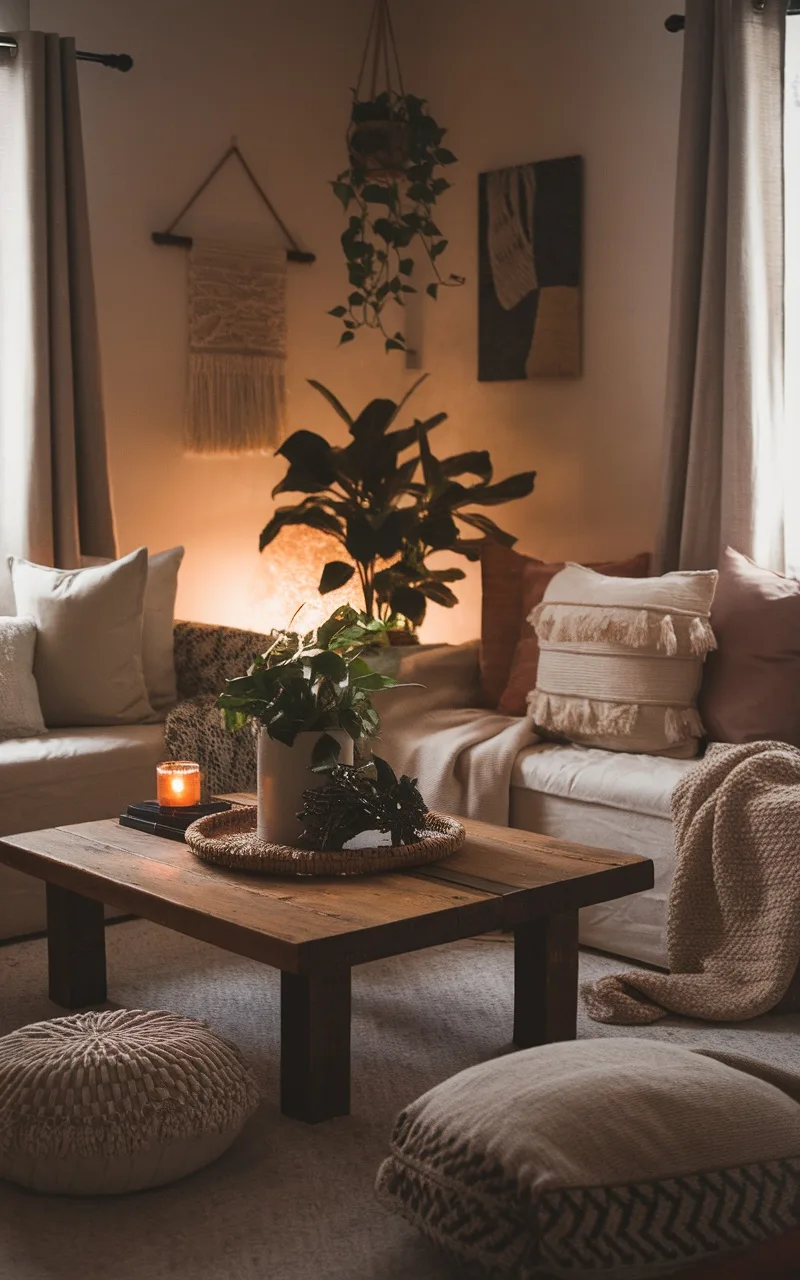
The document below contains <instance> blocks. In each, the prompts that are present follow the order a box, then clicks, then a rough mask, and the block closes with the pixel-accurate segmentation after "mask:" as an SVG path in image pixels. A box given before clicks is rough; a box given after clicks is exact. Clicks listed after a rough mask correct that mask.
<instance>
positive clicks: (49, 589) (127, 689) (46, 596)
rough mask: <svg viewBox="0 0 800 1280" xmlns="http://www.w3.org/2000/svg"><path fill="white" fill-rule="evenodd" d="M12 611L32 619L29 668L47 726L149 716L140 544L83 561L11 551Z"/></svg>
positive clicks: (143, 570) (144, 553)
mask: <svg viewBox="0 0 800 1280" xmlns="http://www.w3.org/2000/svg"><path fill="white" fill-rule="evenodd" d="M11 577H12V581H13V584H14V598H15V600H16V605H17V613H18V614H20V615H22V614H30V615H31V616H32V617H33V618H34V619H35V622H36V628H37V632H38V635H37V640H36V655H35V658H34V666H33V670H34V675H35V677H36V683H37V685H38V688H39V699H40V702H41V706H42V714H43V716H44V720H45V724H47V725H48V726H50V727H53V728H62V727H70V728H71V727H77V726H81V725H95V724H98V725H99V724H108V725H118V724H141V723H143V722H146V721H149V720H153V719H154V718H155V715H154V712H153V709H152V707H151V706H150V702H149V700H148V697H147V688H146V686H145V682H144V670H143V667H142V619H143V613H144V593H145V586H146V583H147V551H146V550H145V548H144V547H141V548H140V549H139V550H138V551H134V552H132V553H131V555H129V556H124V557H123V558H122V559H121V560H115V561H113V563H111V564H109V565H102V566H101V565H98V566H97V567H95V568H90V569H50V568H47V567H46V566H44V565H39V564H31V563H30V561H28V560H18V559H16V557H12V559H11Z"/></svg>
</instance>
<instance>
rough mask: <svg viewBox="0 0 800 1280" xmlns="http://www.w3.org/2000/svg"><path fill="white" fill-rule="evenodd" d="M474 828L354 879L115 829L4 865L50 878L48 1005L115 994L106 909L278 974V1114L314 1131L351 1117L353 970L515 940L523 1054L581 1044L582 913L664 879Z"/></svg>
mask: <svg viewBox="0 0 800 1280" xmlns="http://www.w3.org/2000/svg"><path fill="white" fill-rule="evenodd" d="M227 798H228V799H230V800H233V801H234V802H236V803H240V804H241V803H252V802H253V799H254V797H251V796H242V795H237V796H229V797H227ZM464 825H465V827H466V830H467V840H466V843H465V845H464V847H463V849H462V850H461V851H460V852H459V853H457V854H455V855H453V856H452V857H450V858H447V859H446V860H445V861H443V862H440V863H434V864H428V865H426V866H424V867H418V868H412V869H410V870H406V871H398V872H391V873H381V874H378V875H366V876H358V877H347V878H345V877H338V878H337V877H326V878H317V877H314V878H303V879H299V878H296V877H291V878H289V877H277V876H264V875H258V876H257V875H248V874H243V873H242V872H238V871H230V870H227V869H225V868H222V867H217V866H211V865H209V864H207V863H205V862H201V861H200V860H199V859H198V858H196V857H195V856H194V855H193V854H192V853H191V851H190V850H189V848H188V847H187V846H186V845H185V844H183V843H181V842H178V841H175V840H167V839H163V838H162V837H159V836H155V835H151V834H149V833H146V832H143V831H137V830H132V829H131V828H129V827H123V826H120V824H119V823H118V822H117V821H115V820H112V819H106V820H104V821H101V822H83V823H79V824H77V825H75V826H64V827H55V828H53V829H51V830H48V831H29V832H25V833H24V834H22V835H16V836H6V837H5V838H4V839H3V840H1V841H0V862H3V863H6V864H7V865H8V866H10V867H14V868H15V869H16V870H17V871H23V872H27V873H28V874H29V875H33V876H37V877H38V878H39V879H41V880H44V881H45V882H46V886H47V926H48V963H49V982H50V995H51V998H52V999H53V1000H54V1001H55V1002H56V1003H57V1004H60V1005H62V1006H64V1007H66V1008H69V1009H75V1008H85V1007H86V1006H88V1005H97V1004H101V1003H102V1002H103V1001H104V1000H105V999H106V960H105V931H104V920H103V909H104V908H103V904H104V903H105V904H108V905H110V906H112V907H116V908H118V909H120V910H122V911H124V912H131V913H132V914H134V915H138V916H143V917H145V919H147V920H152V921H154V922H155V923H156V924H161V925H165V926H166V927H167V928H170V929H174V930H176V931H177V932H178V933H184V934H187V935H188V936H189V937H193V938H199V939H201V940H202V941H204V942H210V943H212V944H214V945H215V946H218V947H222V948H224V949H225V950H226V951H232V952H235V953H237V954H239V955H242V956H248V957H250V958H251V959H253V960H260V961H262V962H263V963H264V964H268V965H272V966H274V967H275V968H277V969H280V970H281V1106H282V1109H283V1111H284V1112H285V1113H286V1114H287V1115H290V1116H293V1117H295V1118H297V1119H300V1120H305V1121H309V1122H316V1121H320V1120H327V1119H330V1118H331V1117H333V1116H341V1115H347V1114H348V1113H349V1108H350V1009H351V1001H350V996H351V986H350V975H351V969H352V967H353V966H354V965H358V964H363V963H364V962H365V961H368V960H377V959H380V958H382V957H384V956H392V955H400V954H403V953H404V952H406V951H416V950H419V949H420V948H422V947H431V946H436V945H439V944H441V943H446V942H456V941H458V940H459V939H462V938H469V937H472V936H474V935H476V934H481V933H489V932H491V931H492V930H495V929H506V930H511V931H513V934H514V1029H513V1042H514V1044H516V1045H517V1046H518V1047H519V1048H528V1047H532V1046H534V1045H539V1044H545V1043H549V1042H551V1041H554V1040H565V1039H574V1037H575V1035H576V1021H577V1002H578V911H579V909H580V908H581V907H585V906H589V905H591V904H593V903H596V902H607V901H609V900H610V899H612V898H620V897H624V896H625V895H626V894H629V893H636V892H637V891H639V890H641V889H649V888H650V887H651V886H652V884H653V864H652V862H651V861H650V860H649V859H647V858H638V857H631V856H629V855H626V854H619V853H613V852H611V851H609V850H605V849H589V848H584V847H583V846H580V845H574V844H568V843H565V842H564V841H561V840H554V839H551V838H550V837H548V836H539V835H532V834H530V833H529V832H525V831H516V830H513V829H509V828H505V827H494V826H489V825H487V824H486V823H482V822H473V821H470V820H466V821H465V822H464Z"/></svg>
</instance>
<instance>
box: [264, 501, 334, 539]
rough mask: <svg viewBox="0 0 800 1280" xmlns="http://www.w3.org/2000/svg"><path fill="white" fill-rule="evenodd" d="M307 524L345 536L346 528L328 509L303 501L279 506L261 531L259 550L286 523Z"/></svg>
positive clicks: (310, 527)
mask: <svg viewBox="0 0 800 1280" xmlns="http://www.w3.org/2000/svg"><path fill="white" fill-rule="evenodd" d="M295 524H300V525H306V526H307V527H308V528H309V529H319V530H320V532H322V533H329V534H331V535H333V536H336V537H343V536H344V530H343V528H342V526H341V524H340V523H339V521H338V520H337V519H336V517H335V516H332V515H331V514H330V513H329V512H328V511H323V510H322V509H321V508H319V507H305V506H304V505H303V504H302V503H301V504H300V505H299V506H297V507H279V508H278V510H277V511H276V512H275V514H274V515H273V517H272V519H271V520H270V521H269V523H268V524H267V525H266V526H265V528H264V529H262V531H261V537H260V538H259V542H258V549H259V551H263V550H264V548H265V547H267V546H269V544H270V542H272V541H273V539H274V538H277V536H278V534H279V533H280V531H281V529H283V528H284V527H285V526H286V525H295Z"/></svg>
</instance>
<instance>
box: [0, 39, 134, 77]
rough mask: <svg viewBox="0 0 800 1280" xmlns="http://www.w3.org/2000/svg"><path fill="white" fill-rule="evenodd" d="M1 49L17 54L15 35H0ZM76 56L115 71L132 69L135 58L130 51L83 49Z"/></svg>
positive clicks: (77, 50) (77, 51)
mask: <svg viewBox="0 0 800 1280" xmlns="http://www.w3.org/2000/svg"><path fill="white" fill-rule="evenodd" d="M0 49H10V50H11V54H12V56H16V53H17V42H16V40H15V39H14V37H13V36H0ZM75 57H76V58H78V59H79V60H80V61H81V62H100V63H102V65H103V66H104V67H113V68H114V70H115V71H130V69H131V67H132V66H133V58H132V57H131V55H130V54H129V53H86V52H85V51H84V50H82V49H76V50H75Z"/></svg>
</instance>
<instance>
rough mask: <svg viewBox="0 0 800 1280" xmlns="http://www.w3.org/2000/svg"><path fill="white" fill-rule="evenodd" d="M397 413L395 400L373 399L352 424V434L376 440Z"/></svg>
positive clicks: (357, 437)
mask: <svg viewBox="0 0 800 1280" xmlns="http://www.w3.org/2000/svg"><path fill="white" fill-rule="evenodd" d="M396 413H397V405H396V404H395V402H394V400H371V401H370V402H369V404H368V405H367V407H366V409H363V410H362V411H361V413H360V414H359V415H358V417H357V418H356V420H355V422H354V423H353V424H352V426H351V428H350V434H351V435H353V436H354V437H355V438H356V439H360V438H364V439H367V440H372V441H375V440H377V438H378V437H380V436H382V435H383V434H384V432H385V431H386V430H387V428H388V427H389V424H390V423H391V422H393V421H394V418H395V415H396Z"/></svg>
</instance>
